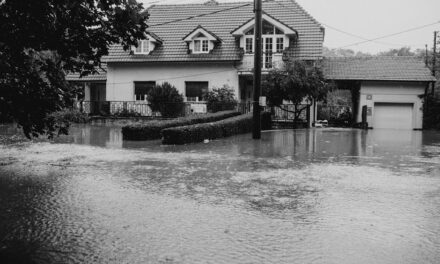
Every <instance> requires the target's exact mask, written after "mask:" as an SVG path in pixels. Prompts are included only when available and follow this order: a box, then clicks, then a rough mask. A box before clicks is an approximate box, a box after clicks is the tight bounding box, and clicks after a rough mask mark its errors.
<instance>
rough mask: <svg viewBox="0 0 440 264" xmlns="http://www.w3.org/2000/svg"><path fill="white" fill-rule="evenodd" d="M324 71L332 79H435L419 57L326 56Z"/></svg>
mask: <svg viewBox="0 0 440 264" xmlns="http://www.w3.org/2000/svg"><path fill="white" fill-rule="evenodd" d="M323 71H324V75H325V76H326V78H328V79H331V80H371V81H435V78H434V77H433V76H432V75H431V73H430V71H429V69H428V68H427V67H426V66H425V64H424V62H423V61H422V60H421V59H420V58H417V57H400V56H389V57H387V56H382V57H381V56H377V57H344V58H324V60H323Z"/></svg>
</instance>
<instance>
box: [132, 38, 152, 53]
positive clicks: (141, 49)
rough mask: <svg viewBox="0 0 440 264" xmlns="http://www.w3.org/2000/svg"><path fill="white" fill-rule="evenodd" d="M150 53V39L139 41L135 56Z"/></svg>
mask: <svg viewBox="0 0 440 264" xmlns="http://www.w3.org/2000/svg"><path fill="white" fill-rule="evenodd" d="M149 52H150V41H149V40H148V39H144V40H139V41H138V46H137V47H136V49H135V51H134V53H135V54H148V53H149Z"/></svg>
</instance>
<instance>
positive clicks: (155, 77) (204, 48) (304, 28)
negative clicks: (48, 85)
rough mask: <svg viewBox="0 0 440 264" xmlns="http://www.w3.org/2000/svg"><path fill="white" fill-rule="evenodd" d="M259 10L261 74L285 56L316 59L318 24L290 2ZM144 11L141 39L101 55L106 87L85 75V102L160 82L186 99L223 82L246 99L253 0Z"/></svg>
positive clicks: (117, 98)
mask: <svg viewBox="0 0 440 264" xmlns="http://www.w3.org/2000/svg"><path fill="white" fill-rule="evenodd" d="M263 10H264V13H263V69H262V70H263V74H265V73H267V72H268V71H269V70H271V69H272V68H274V67H279V66H280V65H281V64H282V63H283V61H285V60H288V59H301V60H307V61H312V62H313V61H317V60H319V59H321V55H322V43H323V40H324V29H323V27H322V26H321V25H320V24H319V23H318V22H317V21H316V20H315V19H313V18H312V17H311V16H310V15H309V14H308V13H307V12H306V11H304V10H303V9H302V8H301V7H300V6H299V5H298V4H297V3H296V2H295V1H293V0H280V1H267V2H264V3H263ZM148 13H149V14H150V16H149V19H148V25H149V28H148V32H146V36H147V39H146V40H143V41H140V42H139V45H138V47H132V49H131V50H123V48H122V47H121V46H119V45H114V46H112V47H110V51H109V55H108V56H106V57H104V58H103V59H102V61H103V62H104V63H105V64H106V67H107V69H106V71H107V74H106V76H105V88H104V87H103V86H101V85H100V84H97V81H95V80H91V79H93V77H91V76H88V77H87V78H89V80H90V82H88V81H87V80H86V79H84V81H83V85H84V88H85V92H84V94H85V97H84V100H85V101H92V102H95V101H107V102H108V101H110V102H126V103H129V102H133V103H136V104H142V103H143V102H145V101H146V93H147V92H148V90H149V89H150V88H151V87H152V86H153V85H155V84H161V83H163V82H168V83H170V84H172V85H173V86H175V87H176V88H177V89H178V91H179V92H180V93H181V94H182V95H183V96H184V98H185V100H186V101H188V102H194V103H196V102H200V101H202V100H203V98H202V95H203V94H204V93H205V92H207V91H209V90H212V89H213V88H220V87H223V86H228V87H230V88H232V89H233V90H234V92H235V96H236V99H237V100H238V101H239V102H250V101H251V100H252V96H253V95H252V91H253V89H252V87H253V77H252V76H253V59H254V54H253V53H254V51H255V50H254V49H255V43H254V13H253V3H252V2H247V3H246V2H240V3H216V2H208V3H206V4H182V5H154V6H151V7H150V8H148ZM101 83H102V82H101ZM96 87H99V88H96ZM104 90H105V92H104ZM97 91H99V93H98V92H97Z"/></svg>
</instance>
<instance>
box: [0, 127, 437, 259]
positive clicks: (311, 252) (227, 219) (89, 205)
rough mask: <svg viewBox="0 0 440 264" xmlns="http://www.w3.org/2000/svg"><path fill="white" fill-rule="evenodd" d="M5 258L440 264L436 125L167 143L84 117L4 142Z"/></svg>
mask: <svg viewBox="0 0 440 264" xmlns="http://www.w3.org/2000/svg"><path fill="white" fill-rule="evenodd" d="M0 133H2V134H9V135H11V134H13V133H15V130H14V129H12V128H10V127H0ZM0 258H2V259H8V260H9V261H11V262H13V261H24V262H23V263H439V261H440V133H439V132H432V131H423V132H422V131H398V130H396V131H392V130H369V131H364V130H351V129H311V130H282V131H268V132H263V133H262V139H261V140H260V141H256V140H252V139H251V135H250V134H246V135H240V136H235V137H230V138H226V139H220V140H214V141H211V142H209V143H206V144H205V143H200V144H190V145H184V146H162V145H161V144H160V141H157V140H156V141H148V142H133V141H123V140H122V136H121V132H120V127H118V126H111V125H110V126H106V125H82V126H75V127H73V128H72V130H71V135H69V136H63V137H60V138H57V139H56V140H55V142H25V143H20V142H17V143H12V144H11V143H9V144H4V145H0Z"/></svg>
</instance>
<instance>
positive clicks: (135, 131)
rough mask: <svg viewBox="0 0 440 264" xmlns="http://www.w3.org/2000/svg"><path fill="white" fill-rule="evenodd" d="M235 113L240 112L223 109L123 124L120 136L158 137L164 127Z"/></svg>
mask: <svg viewBox="0 0 440 264" xmlns="http://www.w3.org/2000/svg"><path fill="white" fill-rule="evenodd" d="M237 115H240V113H239V112H235V111H224V112H218V113H214V114H206V115H199V116H191V117H181V118H175V119H172V120H154V121H149V122H146V123H142V124H135V125H129V126H124V127H122V136H123V139H126V140H150V139H159V138H161V137H162V135H161V131H162V130H163V129H165V128H169V127H177V126H185V125H192V124H197V123H207V122H214V121H218V120H222V119H225V118H229V117H233V116H237Z"/></svg>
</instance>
